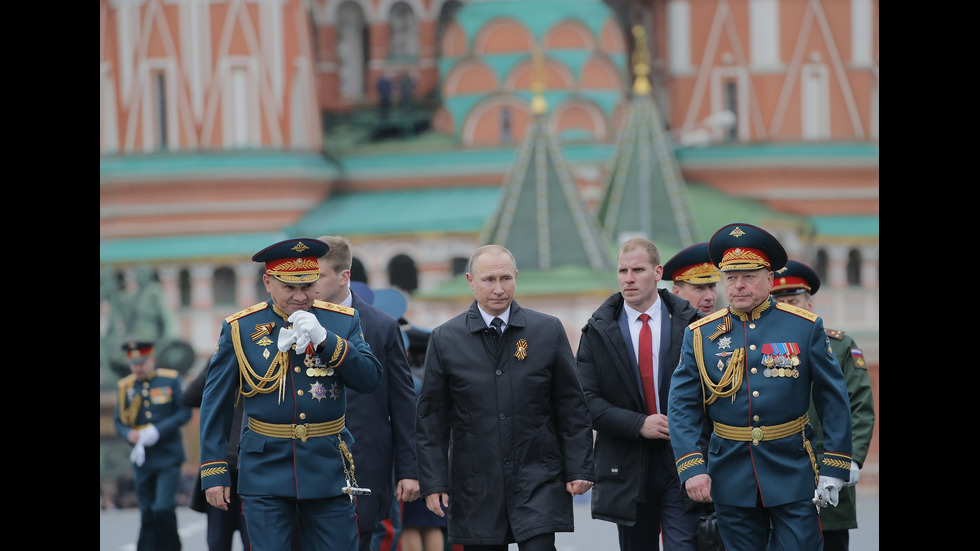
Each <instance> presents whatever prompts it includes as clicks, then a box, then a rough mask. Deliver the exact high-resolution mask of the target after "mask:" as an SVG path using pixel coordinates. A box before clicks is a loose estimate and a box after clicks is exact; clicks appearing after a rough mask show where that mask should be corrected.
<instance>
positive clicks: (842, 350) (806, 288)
mask: <svg viewBox="0 0 980 551" xmlns="http://www.w3.org/2000/svg"><path fill="white" fill-rule="evenodd" d="M818 289H820V277H819V276H817V273H816V272H814V271H813V269H812V268H810V267H809V266H807V265H806V264H803V263H802V262H797V261H795V260H790V261H788V262H787V263H786V267H785V268H783V269H782V270H779V271H778V272H776V280H775V283H774V284H773V286H772V298H774V299H776V300H778V301H779V302H784V303H786V304H792V305H793V306H799V307H800V308H804V309H806V310H809V311H811V312H812V311H813V295H815V294H817V290H818ZM826 331H827V336H828V337H830V348H831V349H832V350H833V351H834V355H835V356H837V362H838V363H839V364H840V368H841V371H842V372H843V373H844V381H845V382H846V383H847V396H848V398H849V399H850V402H851V478H850V480H849V481H848V482H847V483H846V484H845V485H844V488H843V489H842V490H841V491H840V501H839V503H838V504H837V507H832V508H826V509H821V511H820V529H821V530H822V531H823V545H824V551H846V550H847V549H848V548H849V540H850V534H849V533H848V530H851V529H854V528H857V527H858V525H857V492H856V491H855V488H854V486H855V485H857V483H858V480H859V479H860V477H861V471H860V470H859V469H860V468H861V467H863V466H864V460H865V458H866V457H867V455H868V448H870V447H871V437H872V436H873V435H874V428H875V406H874V396H873V394H872V390H871V378H870V377H868V364H867V363H865V361H864V353H863V352H861V349H860V348H858V346H857V344H856V343H855V342H854V339H853V338H851V336H850V335H847V334H845V333H844V332H843V331H839V330H837V329H827V330H826ZM808 415H809V417H810V423H811V424H812V425H813V428H814V430H815V431H816V435H817V436H816V438H815V439H814V443H813V449H814V451H815V452H816V454H817V461H818V462H819V461H821V460H822V459H823V456H824V442H823V427H822V426H821V424H820V420H819V418H818V417H817V415H816V408H815V406H814V404H813V402H812V401H811V402H810V411H809V413H808Z"/></svg>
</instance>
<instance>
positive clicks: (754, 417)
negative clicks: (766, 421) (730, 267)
mask: <svg viewBox="0 0 980 551" xmlns="http://www.w3.org/2000/svg"><path fill="white" fill-rule="evenodd" d="M752 420H753V421H755V422H757V423H758V422H759V416H758V415H753V416H752Z"/></svg>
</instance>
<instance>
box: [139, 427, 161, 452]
mask: <svg viewBox="0 0 980 551" xmlns="http://www.w3.org/2000/svg"><path fill="white" fill-rule="evenodd" d="M158 440H160V431H158V430H157V428H156V427H155V426H153V425H147V426H145V427H143V428H141V429H140V439H139V441H140V443H142V444H143V445H144V446H146V447H150V446H152V445H153V444H156V443H157V441H158Z"/></svg>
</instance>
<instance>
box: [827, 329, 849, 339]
mask: <svg viewBox="0 0 980 551" xmlns="http://www.w3.org/2000/svg"><path fill="white" fill-rule="evenodd" d="M824 331H826V332H827V336H828V337H830V338H832V339H837V340H842V339H843V338H844V332H843V331H841V330H840V329H824Z"/></svg>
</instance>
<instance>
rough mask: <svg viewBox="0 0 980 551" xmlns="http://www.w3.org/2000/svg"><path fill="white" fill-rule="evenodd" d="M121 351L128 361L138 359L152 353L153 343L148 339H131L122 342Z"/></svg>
mask: <svg viewBox="0 0 980 551" xmlns="http://www.w3.org/2000/svg"><path fill="white" fill-rule="evenodd" d="M122 349H123V352H125V353H126V357H127V358H129V360H130V361H134V362H135V361H139V360H141V359H144V358H146V357H147V356H151V355H153V343H152V342H150V341H139V340H131V341H127V342H125V343H123V345H122Z"/></svg>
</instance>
